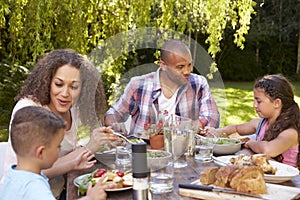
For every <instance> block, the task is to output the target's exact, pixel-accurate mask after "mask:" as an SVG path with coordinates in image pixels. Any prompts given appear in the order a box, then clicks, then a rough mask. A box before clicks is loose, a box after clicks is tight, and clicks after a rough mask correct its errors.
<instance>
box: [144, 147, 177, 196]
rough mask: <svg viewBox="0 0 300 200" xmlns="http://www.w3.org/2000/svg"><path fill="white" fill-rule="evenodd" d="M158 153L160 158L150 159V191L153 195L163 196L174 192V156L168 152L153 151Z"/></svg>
mask: <svg viewBox="0 0 300 200" xmlns="http://www.w3.org/2000/svg"><path fill="white" fill-rule="evenodd" d="M151 152H152V153H154V154H155V153H156V152H158V154H157V155H160V156H158V157H154V158H149V157H148V159H147V160H148V167H149V170H150V184H149V185H150V191H151V192H152V193H153V194H162V193H167V192H171V191H172V190H173V181H174V167H173V158H172V154H171V153H169V152H167V151H161V150H151Z"/></svg>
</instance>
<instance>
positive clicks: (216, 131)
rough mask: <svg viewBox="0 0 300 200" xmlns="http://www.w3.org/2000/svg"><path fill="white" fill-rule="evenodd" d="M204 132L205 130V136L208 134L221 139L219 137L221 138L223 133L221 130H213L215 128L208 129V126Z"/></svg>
mask: <svg viewBox="0 0 300 200" xmlns="http://www.w3.org/2000/svg"><path fill="white" fill-rule="evenodd" d="M204 130H205V132H204V133H205V135H206V134H211V135H215V136H217V137H219V136H221V134H222V133H221V131H220V129H215V128H213V127H208V126H206V127H205V128H204Z"/></svg>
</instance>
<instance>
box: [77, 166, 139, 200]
mask: <svg viewBox="0 0 300 200" xmlns="http://www.w3.org/2000/svg"><path fill="white" fill-rule="evenodd" d="M102 177H104V179H103V183H111V182H114V183H116V185H117V186H116V188H123V187H131V186H132V181H133V180H132V174H131V173H126V172H121V171H119V170H106V169H103V168H99V169H96V170H95V171H93V172H92V173H90V174H89V175H88V176H85V177H84V178H83V179H82V180H80V182H79V181H78V182H77V183H78V185H79V186H78V193H79V194H80V195H84V194H85V193H86V190H87V185H88V183H89V182H92V185H93V186H94V185H96V183H97V182H98V181H99V180H100V179H101V178H102Z"/></svg>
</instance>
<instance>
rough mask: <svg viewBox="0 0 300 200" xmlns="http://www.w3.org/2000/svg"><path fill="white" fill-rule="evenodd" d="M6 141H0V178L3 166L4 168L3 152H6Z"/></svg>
mask: <svg viewBox="0 0 300 200" xmlns="http://www.w3.org/2000/svg"><path fill="white" fill-rule="evenodd" d="M7 143H8V142H0V179H1V178H2V175H3V170H4V169H3V168H4V159H5V154H6V149H7Z"/></svg>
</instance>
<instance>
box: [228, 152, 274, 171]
mask: <svg viewBox="0 0 300 200" xmlns="http://www.w3.org/2000/svg"><path fill="white" fill-rule="evenodd" d="M230 162H231V163H232V164H233V165H238V166H244V165H248V166H258V167H260V168H262V170H263V172H264V173H265V174H272V175H274V174H275V173H276V171H277V168H275V167H272V165H271V164H270V163H269V161H268V159H267V156H266V155H264V154H254V155H244V154H241V155H238V156H237V157H232V158H230Z"/></svg>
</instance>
